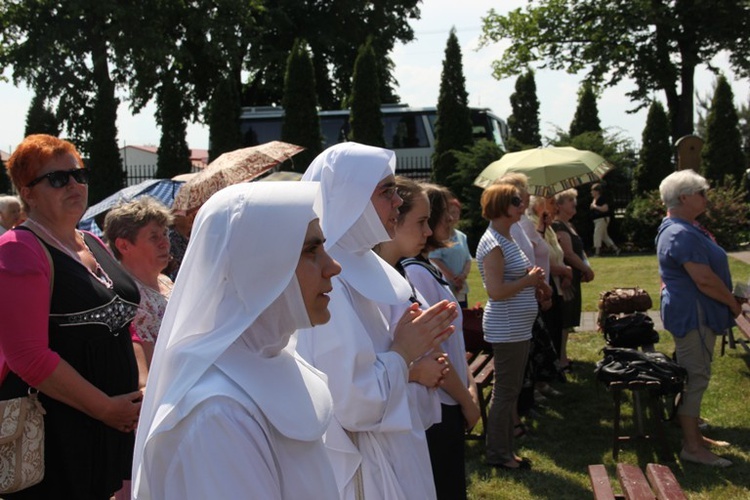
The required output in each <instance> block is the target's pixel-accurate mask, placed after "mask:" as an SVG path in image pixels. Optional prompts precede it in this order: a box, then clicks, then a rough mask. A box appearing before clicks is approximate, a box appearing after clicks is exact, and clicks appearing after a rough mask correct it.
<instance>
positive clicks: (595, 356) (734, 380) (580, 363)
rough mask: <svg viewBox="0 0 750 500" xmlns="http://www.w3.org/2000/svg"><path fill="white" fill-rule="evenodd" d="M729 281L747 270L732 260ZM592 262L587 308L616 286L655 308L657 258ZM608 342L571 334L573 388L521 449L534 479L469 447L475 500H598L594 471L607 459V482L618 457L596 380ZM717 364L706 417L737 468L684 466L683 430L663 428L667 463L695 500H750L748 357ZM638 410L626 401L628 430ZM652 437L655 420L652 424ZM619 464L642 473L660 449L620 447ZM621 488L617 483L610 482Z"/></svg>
mask: <svg viewBox="0 0 750 500" xmlns="http://www.w3.org/2000/svg"><path fill="white" fill-rule="evenodd" d="M730 263H731V268H732V276H733V277H734V278H735V279H736V280H742V281H746V280H747V279H748V277H750V266H748V265H747V264H744V263H742V262H739V261H737V260H735V259H730ZM592 265H593V267H594V269H595V272H596V278H595V280H594V281H593V282H592V283H588V284H585V285H584V292H583V293H584V296H583V300H584V309H585V310H589V311H594V310H596V302H597V300H598V296H599V292H601V291H605V290H608V289H609V288H613V287H614V286H636V285H638V286H641V287H642V288H644V289H646V290H647V291H648V292H649V294H650V295H651V296H652V298H653V299H654V302H655V305H654V307H655V308H658V290H659V278H658V270H657V264H656V258H655V256H653V255H650V256H636V257H618V258H609V257H602V258H595V259H593V260H592ZM469 281H470V287H471V293H470V297H469V298H470V304H474V303H475V302H477V301H479V302H484V301H485V300H486V295H484V290H483V288H482V284H481V280H480V279H479V273H478V272H477V271H476V266H475V268H474V270H473V272H472V275H471V276H470V278H469ZM660 334H661V341H660V343H659V344H657V349H658V350H659V351H662V352H665V353H668V354H671V352H672V350H673V348H674V344H673V342H672V338H671V336H670V335H669V334H668V333H666V332H660ZM603 345H604V341H603V339H602V336H601V334H600V333H596V332H580V333H576V334H573V335H571V338H570V342H569V347H568V350H569V355H570V356H571V358H572V359H573V360H575V366H576V368H575V371H574V372H573V374H572V375H571V376H570V378H569V381H568V383H566V384H555V386H556V388H557V389H559V390H561V391H563V393H564V394H563V396H561V397H558V398H555V399H553V400H550V401H548V403H547V406H548V408H547V409H546V410H545V411H544V412H542V416H541V418H540V419H538V420H536V421H533V422H532V423H531V425H532V432H531V433H530V435H529V436H527V437H526V438H524V439H523V440H521V441H519V445H520V447H519V450H518V451H519V453H520V454H521V455H523V456H527V457H529V458H531V459H532V460H533V462H534V470H533V471H531V472H530V473H517V472H507V471H497V470H495V469H493V468H491V467H488V466H486V465H485V464H484V445H483V443H481V442H468V450H467V474H468V478H469V498H471V499H513V500H515V499H538V498H554V499H587V498H592V496H591V486H590V483H589V479H588V473H587V466H588V465H589V464H597V463H603V464H605V465H606V467H607V470H608V471H609V474H610V478H614V477H615V473H614V467H615V461H614V460H613V459H612V398H611V396H610V394H609V393H608V392H607V391H606V390H605V388H604V387H603V386H602V385H601V384H600V383H598V382H597V381H596V380H595V378H594V374H593V370H594V366H595V364H596V362H597V361H598V360H599V359H600V358H601V354H600V352H599V351H600V349H601V348H602V347H603ZM718 353H719V346H718V345H717V356H716V358H715V359H714V363H713V378H712V380H711V385H710V387H709V389H708V390H707V391H706V394H705V397H704V400H703V407H702V408H703V412H702V413H703V416H704V417H705V418H707V419H708V420H709V422H710V424H711V428H710V429H709V430H708V431H706V434H707V435H708V436H710V437H712V438H715V439H722V440H726V441H729V442H730V443H733V446H731V447H730V448H726V449H724V450H721V451H720V454H721V455H723V456H725V457H727V458H729V459H730V460H732V461H733V462H734V466H733V467H730V468H728V469H723V470H718V469H711V468H708V467H702V466H698V465H693V464H684V465H683V464H681V463H680V462H679V460H677V453H678V452H679V449H680V430H679V428H678V427H676V426H674V425H673V424H671V423H667V424H666V432H667V440H668V442H669V445H670V447H671V450H672V451H673V452H674V455H673V458H674V460H675V461H670V462H663V461H662V463H666V464H667V465H669V467H670V468H671V469H672V472H673V473H674V474H675V476H676V477H677V480H678V481H679V482H680V485H681V486H682V488H683V490H684V491H685V492H686V494H687V496H688V498H690V499H691V500H704V499H706V500H708V499H733V500H734V499H750V426H748V423H750V417H749V416H748V405H747V400H748V395H749V391H750V355H749V354H747V353H745V352H744V351H743V350H742V349H741V348H738V349H736V350H731V349H727V353H726V355H724V356H719V355H718ZM631 415H632V406H631V405H630V404H629V403H625V404H623V419H624V420H623V422H624V426H625V427H624V429H625V430H633V422H632V419H631ZM645 428H646V430H647V431H648V430H649V429H652V427H651V425H650V421H648V420H647V421H646V422H645ZM618 461H619V462H626V463H632V464H637V465H639V466H641V467H642V468H645V466H646V464H647V463H649V462H660V460H659V458H658V456H657V455H656V448H655V447H654V446H653V445H652V444H651V443H649V442H644V441H635V442H630V443H625V444H624V445H623V446H622V449H621V451H620V456H619V460H618ZM612 484H613V485H614V487H615V491H618V489H619V486H618V485H617V481H616V480H614V481H613V483H612Z"/></svg>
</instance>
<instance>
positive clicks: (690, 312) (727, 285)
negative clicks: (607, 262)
mask: <svg viewBox="0 0 750 500" xmlns="http://www.w3.org/2000/svg"><path fill="white" fill-rule="evenodd" d="M707 188H708V182H706V179H704V178H703V177H701V176H700V175H698V174H696V173H695V172H693V171H692V170H682V171H679V172H675V173H673V174H670V175H669V176H667V177H666V178H665V179H664V180H663V181H662V183H661V185H660V186H659V192H660V194H661V199H662V201H663V202H664V204H665V205H666V206H667V209H668V214H667V217H665V218H664V220H663V221H662V223H661V226H659V232H658V233H657V236H656V252H657V257H658V259H659V275H660V276H661V280H662V283H664V286H663V288H662V291H661V317H662V321H663V322H664V328H665V329H666V330H668V331H669V332H670V333H671V334H672V336H673V337H674V343H675V352H676V355H677V363H679V364H680V365H681V366H683V367H684V368H685V369H686V370H687V372H688V380H687V383H686V385H685V391H684V393H683V400H682V405H680V407H679V409H678V410H677V416H678V418H679V421H680V425H681V427H682V435H683V444H682V450H681V451H680V459H681V460H683V461H686V462H694V463H698V464H702V465H708V466H711V467H729V466H730V465H732V462H730V461H729V460H727V459H725V458H722V457H720V456H718V455H715V454H714V453H713V452H712V451H711V450H710V448H711V447H717V446H728V443H726V442H724V441H714V440H713V439H709V438H707V437H705V436H703V434H702V433H701V431H700V428H699V427H698V422H699V417H700V408H701V401H702V399H703V393H704V392H705V391H706V388H707V387H708V383H709V381H710V379H711V360H712V359H713V355H714V346H715V344H716V337H717V336H719V335H722V334H723V333H724V332H725V331H726V330H727V329H728V328H730V327H731V326H732V325H733V324H734V318H735V317H737V316H739V315H740V313H741V312H742V309H741V307H740V304H739V303H738V302H737V301H736V300H735V298H734V296H733V295H732V277H731V275H730V274H729V263H728V259H727V254H726V252H724V250H723V249H722V248H721V247H720V246H719V245H718V244H717V243H716V241H715V240H714V238H713V236H712V235H711V233H709V232H708V231H707V230H706V229H705V228H703V227H702V226H701V225H700V224H699V223H698V222H697V221H696V218H697V217H698V216H699V215H700V214H702V213H703V212H704V211H705V210H706V205H707V200H706V190H707Z"/></svg>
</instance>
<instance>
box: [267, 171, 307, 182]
mask: <svg viewBox="0 0 750 500" xmlns="http://www.w3.org/2000/svg"><path fill="white" fill-rule="evenodd" d="M301 178H302V174H300V173H298V172H286V171H282V172H271V173H270V174H268V175H267V176H265V177H263V178H262V179H258V181H270V182H277V181H298V180H300V179H301Z"/></svg>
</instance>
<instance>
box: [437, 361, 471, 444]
mask: <svg viewBox="0 0 750 500" xmlns="http://www.w3.org/2000/svg"><path fill="white" fill-rule="evenodd" d="M456 362H457V363H466V360H463V359H462V360H457V361H456ZM467 371H468V370H467ZM469 377H470V380H469V387H471V386H474V387H476V385H475V384H474V380H473V379H471V374H470V373H469ZM469 387H466V386H464V384H463V383H462V382H461V379H460V378H459V376H458V373H456V370H450V371H449V372H448V373H447V374H446V375H445V379H444V382H443V387H442V389H443V390H444V391H445V392H447V393H448V394H449V395H450V397H452V398H453V399H455V400H456V402H457V403H458V404H459V405H460V406H461V413H463V415H464V420H466V427H467V428H468V429H471V428H472V427H474V426H475V425H476V423H477V421H478V420H479V416H480V415H479V404H478V403H477V401H478V400H477V399H476V397H475V395H474V394H472V393H471V391H470V390H469Z"/></svg>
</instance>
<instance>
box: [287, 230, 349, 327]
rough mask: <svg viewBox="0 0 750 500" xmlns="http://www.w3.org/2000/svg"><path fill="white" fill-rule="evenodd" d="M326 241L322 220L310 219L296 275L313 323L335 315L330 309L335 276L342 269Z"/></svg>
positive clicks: (308, 315) (320, 323) (320, 322)
mask: <svg viewBox="0 0 750 500" xmlns="http://www.w3.org/2000/svg"><path fill="white" fill-rule="evenodd" d="M324 242H325V238H324V237H323V231H322V230H321V229H320V224H319V222H318V219H315V220H312V221H310V224H308V226H307V234H305V242H304V244H303V245H302V253H301V254H300V256H299V262H298V263H297V270H296V271H295V274H296V276H297V281H298V282H299V286H300V289H301V290H302V299H303V300H304V302H305V309H306V310H307V317H308V318H310V323H311V324H312V325H313V326H314V325H322V324H323V323H327V322H328V320H329V319H330V318H331V313H330V312H329V311H328V302H330V300H331V299H330V298H329V297H328V293H329V292H330V291H331V290H332V286H331V278H333V277H334V276H336V275H337V274H339V273H340V272H341V266H340V265H339V263H338V262H336V261H335V260H333V259H332V258H331V256H330V255H328V253H327V252H326V251H325V249H324V248H323V243H324Z"/></svg>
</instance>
